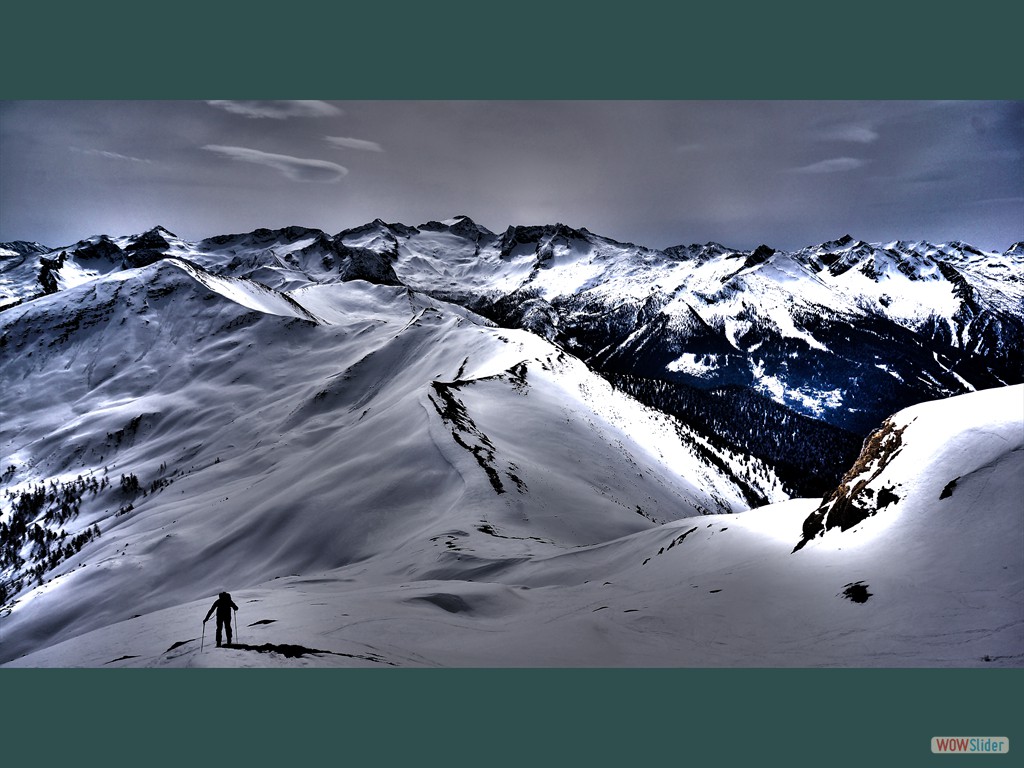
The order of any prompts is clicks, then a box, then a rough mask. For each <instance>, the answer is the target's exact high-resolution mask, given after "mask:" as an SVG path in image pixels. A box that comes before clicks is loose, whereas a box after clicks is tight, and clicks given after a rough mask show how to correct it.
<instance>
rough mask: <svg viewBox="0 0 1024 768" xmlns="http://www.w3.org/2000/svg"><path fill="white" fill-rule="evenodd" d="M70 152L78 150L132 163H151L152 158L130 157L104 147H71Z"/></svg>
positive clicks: (82, 152) (95, 155)
mask: <svg viewBox="0 0 1024 768" xmlns="http://www.w3.org/2000/svg"><path fill="white" fill-rule="evenodd" d="M71 151H72V152H78V153H79V154H81V155H91V156H92V157H105V158H106V159H107V160H126V161H128V162H132V163H147V164H151V163H152V162H153V161H152V160H146V159H145V158H142V157H131V156H130V155H121V154H118V153H117V152H108V151H107V150H105V149H82V148H81V147H71Z"/></svg>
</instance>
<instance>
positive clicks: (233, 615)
mask: <svg viewBox="0 0 1024 768" xmlns="http://www.w3.org/2000/svg"><path fill="white" fill-rule="evenodd" d="M231 615H232V618H234V620H235V645H238V644H239V642H240V641H241V638H240V637H239V636H238V611H232V612H231Z"/></svg>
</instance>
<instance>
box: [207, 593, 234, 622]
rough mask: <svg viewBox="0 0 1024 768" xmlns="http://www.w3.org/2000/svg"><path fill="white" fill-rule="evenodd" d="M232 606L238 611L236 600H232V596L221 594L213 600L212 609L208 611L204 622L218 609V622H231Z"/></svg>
mask: <svg viewBox="0 0 1024 768" xmlns="http://www.w3.org/2000/svg"><path fill="white" fill-rule="evenodd" d="M232 608H234V609H235V610H236V611H237V610H238V606H237V605H235V601H234V600H232V599H231V598H230V597H227V596H225V595H221V596H220V597H218V598H217V599H216V600H214V601H213V605H211V606H210V610H209V611H207V612H206V618H205V619H203V622H204V623H205V622H206V621H209V619H210V617H211V616H212V615H213V612H214V611H216V612H217V623H221V622H223V623H225V624H230V623H231V609H232Z"/></svg>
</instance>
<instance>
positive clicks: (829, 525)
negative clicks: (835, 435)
mask: <svg viewBox="0 0 1024 768" xmlns="http://www.w3.org/2000/svg"><path fill="white" fill-rule="evenodd" d="M905 430H906V426H903V427H897V426H896V425H895V424H894V423H893V422H892V420H886V421H885V423H884V424H882V426H881V427H880V428H879V429H877V430H875V431H874V432H872V433H871V435H870V436H869V437H868V439H867V440H866V441H865V442H864V447H863V449H862V450H861V452H860V456H858V457H857V461H856V462H855V463H854V465H853V466H852V467H851V468H850V471H849V472H847V473H846V474H845V475H844V476H843V479H842V481H841V482H840V483H839V485H838V486H837V487H836V489H835V490H834V491H832V493H830V494H828V495H827V496H826V497H825V498H824V499H822V502H821V505H820V506H819V507H818V508H817V509H816V510H814V512H812V513H811V514H810V515H809V516H808V518H807V519H806V520H805V521H804V525H803V538H802V539H800V541H799V542H798V543H797V545H796V547H795V548H794V549H793V551H794V552H796V551H797V550H799V549H801V548H803V546H804V545H805V544H806V543H807V542H809V541H810V540H811V539H813V538H815V537H816V536H820V535H821V534H823V533H825V532H826V531H829V530H832V529H833V528H838V529H839V530H841V531H846V530H849V529H850V528H852V527H853V526H855V525H857V524H858V523H860V522H862V521H863V520H865V519H867V518H869V517H871V516H872V515H875V514H878V512H879V511H880V510H882V509H884V508H885V507H887V506H889V505H890V504H896V503H899V500H900V497H899V495H897V494H896V493H895V488H888V487H883V488H880V489H878V490H877V492H876V490H875V489H874V488H873V487H871V482H872V481H873V480H874V479H875V478H876V477H878V476H879V475H880V474H881V473H882V470H884V469H885V468H886V466H888V464H889V462H890V461H892V460H893V459H894V458H895V457H896V456H897V455H898V454H899V452H900V450H901V449H902V446H903V432H904V431H905Z"/></svg>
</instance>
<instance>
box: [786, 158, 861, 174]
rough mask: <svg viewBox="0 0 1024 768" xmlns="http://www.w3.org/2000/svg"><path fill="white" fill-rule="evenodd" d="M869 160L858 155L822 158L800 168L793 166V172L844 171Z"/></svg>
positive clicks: (858, 166)
mask: <svg viewBox="0 0 1024 768" xmlns="http://www.w3.org/2000/svg"><path fill="white" fill-rule="evenodd" d="M866 162H867V161H866V160H860V159H858V158H856V157H833V158H830V159H828V160H821V161H820V162H817V163H812V164H811V165H804V166H801V167H800V168H793V169H792V170H793V173H842V172H844V171H852V170H854V169H855V168H860V167H861V166H862V165H864V164H865V163H866Z"/></svg>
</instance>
